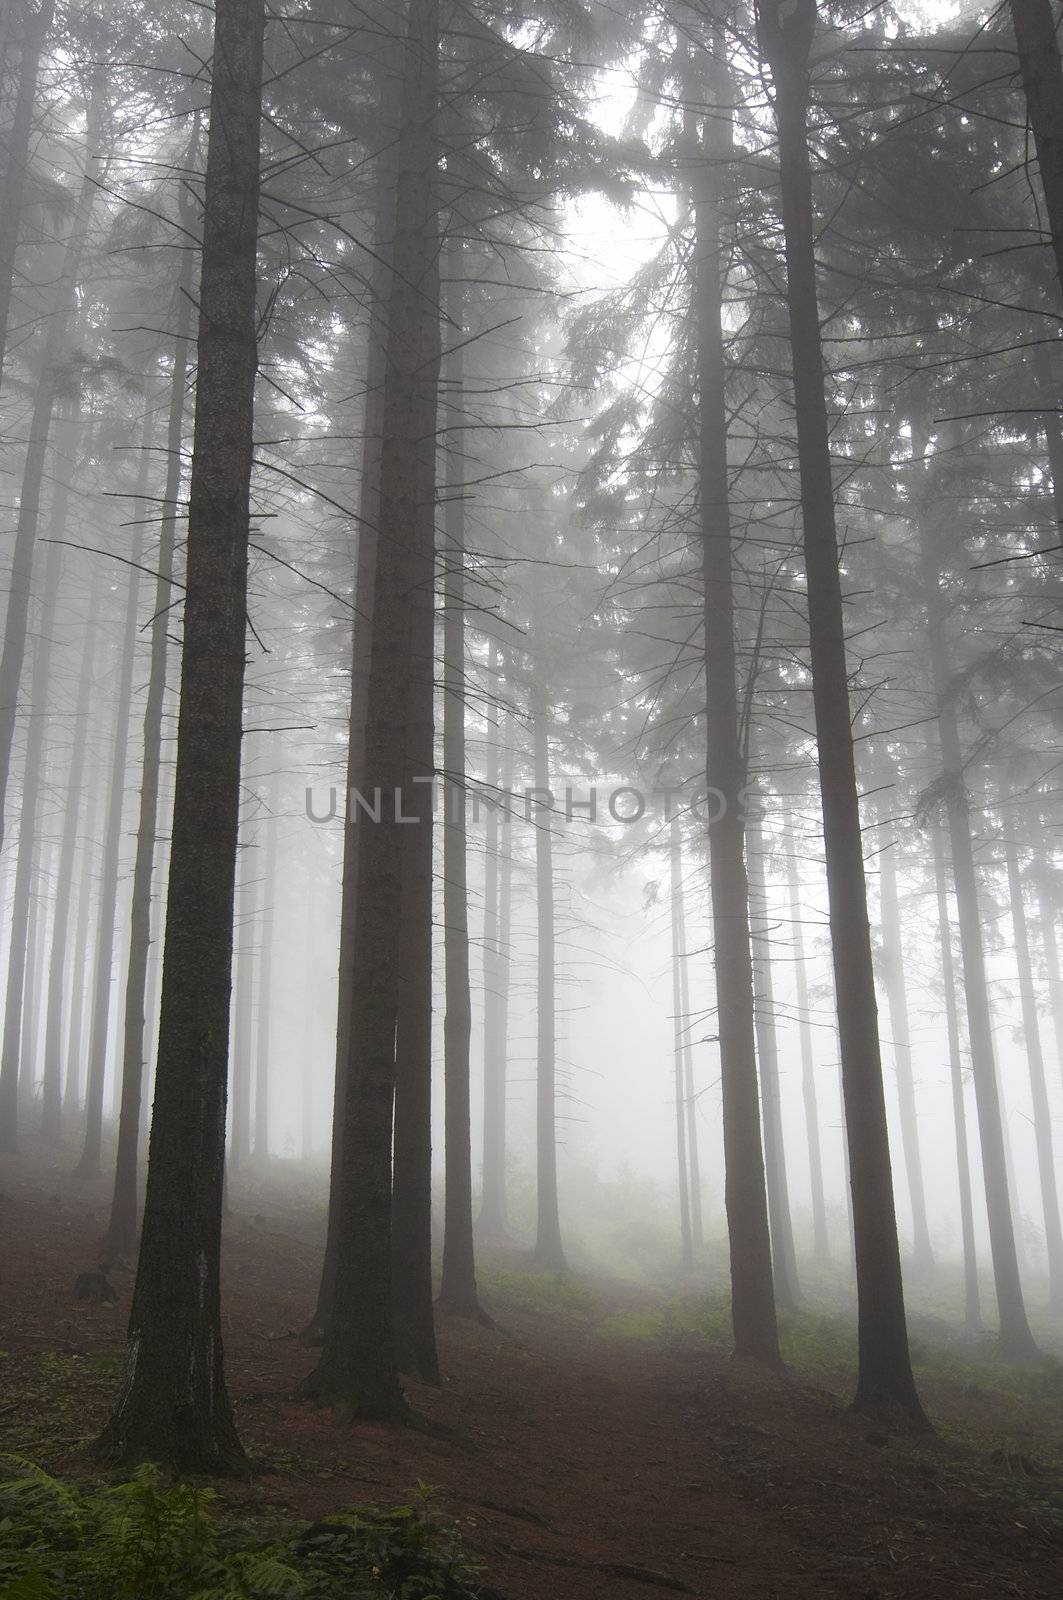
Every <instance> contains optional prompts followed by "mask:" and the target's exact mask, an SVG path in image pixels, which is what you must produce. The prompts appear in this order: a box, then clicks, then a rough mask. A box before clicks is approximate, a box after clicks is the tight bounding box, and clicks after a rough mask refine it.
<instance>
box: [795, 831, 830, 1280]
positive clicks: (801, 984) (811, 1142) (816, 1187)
mask: <svg viewBox="0 0 1063 1600" xmlns="http://www.w3.org/2000/svg"><path fill="white" fill-rule="evenodd" d="M786 883H787V890H788V892H789V897H790V924H791V927H792V928H793V941H794V986H795V988H796V990H797V1030H798V1038H799V1041H800V1046H801V1099H802V1102H803V1104H804V1110H805V1142H806V1144H807V1146H808V1178H809V1189H810V1193H811V1197H812V1249H813V1253H814V1255H815V1258H816V1260H817V1261H828V1260H829V1259H830V1236H829V1234H828V1232H827V1199H826V1195H825V1193H824V1189H823V1149H822V1144H821V1142H820V1132H819V1103H818V1102H819V1097H818V1095H817V1093H816V1066H815V1055H814V1052H813V1049H812V1022H811V1012H810V1010H809V999H808V966H807V963H806V959H805V933H804V918H803V907H802V904H801V878H800V874H799V871H798V866H797V836H796V833H795V830H794V822H793V817H792V815H791V816H788V817H787V819H786Z"/></svg>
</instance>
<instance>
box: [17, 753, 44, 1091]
mask: <svg viewBox="0 0 1063 1600" xmlns="http://www.w3.org/2000/svg"><path fill="white" fill-rule="evenodd" d="M47 767H48V762H47V756H43V757H42V760H41V783H42V787H43V786H44V785H46V784H47V781H48V771H47ZM34 833H36V827H34ZM43 855H44V847H43V843H42V842H40V841H38V846H37V849H36V850H34V851H33V867H32V878H31V882H30V909H29V916H28V918H27V920H26V983H25V988H24V989H23V994H22V1041H21V1044H20V1047H19V1073H18V1092H19V1100H20V1101H21V1103H22V1105H23V1107H25V1108H26V1109H28V1108H30V1107H31V1106H32V1104H33V1100H34V1090H35V1088H36V1084H37V1059H38V1058H37V1022H38V1006H37V998H38V981H37V980H38V978H39V976H40V972H41V966H40V950H41V941H42V937H43V934H44V923H45V920H46V919H45V917H44V916H43V915H42V912H43V906H42V904H41V898H42V894H43V889H44V881H45V873H44V863H43V859H42V858H43Z"/></svg>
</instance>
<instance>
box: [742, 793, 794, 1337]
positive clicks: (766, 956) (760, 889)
mask: <svg viewBox="0 0 1063 1600" xmlns="http://www.w3.org/2000/svg"><path fill="white" fill-rule="evenodd" d="M746 837H747V840H748V857H749V916H750V929H751V937H752V955H753V996H754V1002H755V1005H756V1027H757V1056H758V1060H759V1065H760V1095H761V1106H762V1115H763V1120H764V1166H765V1174H766V1177H767V1186H768V1220H769V1222H770V1225H771V1250H772V1263H773V1267H774V1273H775V1302H776V1304H777V1305H780V1306H782V1307H783V1308H784V1309H785V1310H787V1311H792V1310H794V1309H795V1307H796V1306H797V1305H798V1304H799V1303H800V1300H801V1286H800V1280H799V1279H798V1275H797V1251H796V1250H795V1248H794V1226H793V1218H792V1217H791V1215H790V1192H789V1184H788V1182H787V1175H786V1144H785V1140H784V1136H783V1118H782V1102H781V1099H780V1086H779V1041H778V1035H777V1033H776V1030H775V985H774V982H773V979H772V972H771V941H770V934H769V927H768V895H767V884H766V881H765V879H766V874H765V868H764V851H765V841H764V830H763V828H762V827H761V821H760V813H759V809H758V802H757V801H756V800H754V803H753V807H752V809H751V811H750V813H749V815H748V817H747V822H746Z"/></svg>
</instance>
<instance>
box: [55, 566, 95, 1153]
mask: <svg viewBox="0 0 1063 1600" xmlns="http://www.w3.org/2000/svg"><path fill="white" fill-rule="evenodd" d="M94 592H95V591H94ZM91 626H92V624H91V623H90V627H91ZM93 631H94V633H95V629H94V630H93ZM93 765H94V764H93ZM85 791H86V794H85V825H84V829H83V831H82V834H81V840H80V843H81V881H80V883H79V885H78V914H77V922H76V924H75V927H74V943H73V947H72V957H73V959H72V963H71V965H72V969H73V970H72V977H71V988H70V1031H69V1035H68V1038H67V1045H66V1076H65V1079H64V1084H63V1121H64V1122H70V1121H71V1119H72V1118H74V1117H77V1116H78V1114H79V1113H80V1111H81V1109H82V1104H83V1102H82V1098H81V1087H82V1079H83V1074H82V1070H81V1068H82V1055H83V1051H82V1039H83V1038H84V1033H85V1018H86V1012H87V1009H88V977H89V972H90V966H91V963H90V957H89V941H90V939H91V936H92V935H91V922H92V910H93V907H94V905H95V902H96V898H97V897H96V894H95V888H96V882H97V879H98V877H99V867H98V861H97V854H96V821H97V818H98V816H99V811H100V799H101V795H100V785H99V776H98V774H97V773H96V772H95V771H94V770H92V766H90V770H89V778H88V782H87V783H86V785H85Z"/></svg>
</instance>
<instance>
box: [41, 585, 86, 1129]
mask: <svg viewBox="0 0 1063 1600" xmlns="http://www.w3.org/2000/svg"><path fill="white" fill-rule="evenodd" d="M98 605H99V568H98V566H97V565H95V564H94V566H93V575H92V580H91V588H90V590H89V596H88V617H89V621H88V623H87V625H86V628H85V643H84V649H83V653H82V657H81V662H80V665H79V669H78V672H79V677H78V697H77V704H76V706H75V710H74V730H73V739H72V744H71V751H70V766H69V769H68V775H67V785H66V800H65V803H64V806H63V831H62V835H61V838H60V841H59V865H58V870H57V873H56V888H55V912H54V915H53V917H52V929H51V946H50V953H49V958H48V1005H47V1010H46V1015H45V1025H44V1093H43V1104H42V1108H41V1137H42V1138H43V1139H44V1140H45V1141H46V1142H47V1143H49V1144H58V1143H59V1136H60V1133H61V1131H62V1124H63V1115H64V1112H65V1113H67V1114H69V1112H70V1110H71V1109H72V1108H71V1106H70V1105H69V1104H67V1105H64V1104H63V994H64V986H66V987H69V985H70V971H71V966H73V968H74V971H75V973H76V972H77V962H76V960H75V961H73V962H72V961H71V956H72V954H73V955H76V952H77V948H78V945H77V941H76V940H75V942H74V946H73V950H71V948H70V945H69V941H68V933H69V927H70V912H71V901H72V896H73V881H74V857H75V853H76V851H77V845H78V823H79V821H80V818H81V791H82V787H83V783H84V775H85V755H86V751H87V749H88V725H89V713H90V708H91V704H92V693H93V689H94V688H95V682H94V668H95V656H96V644H97V638H98V629H97V627H96V624H95V622H94V621H93V620H92V618H93V617H94V616H95V614H96V610H97V608H98ZM86 929H87V920H86ZM73 1003H74V996H73V995H71V1006H73ZM74 1109H76V1093H75V1106H74Z"/></svg>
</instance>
